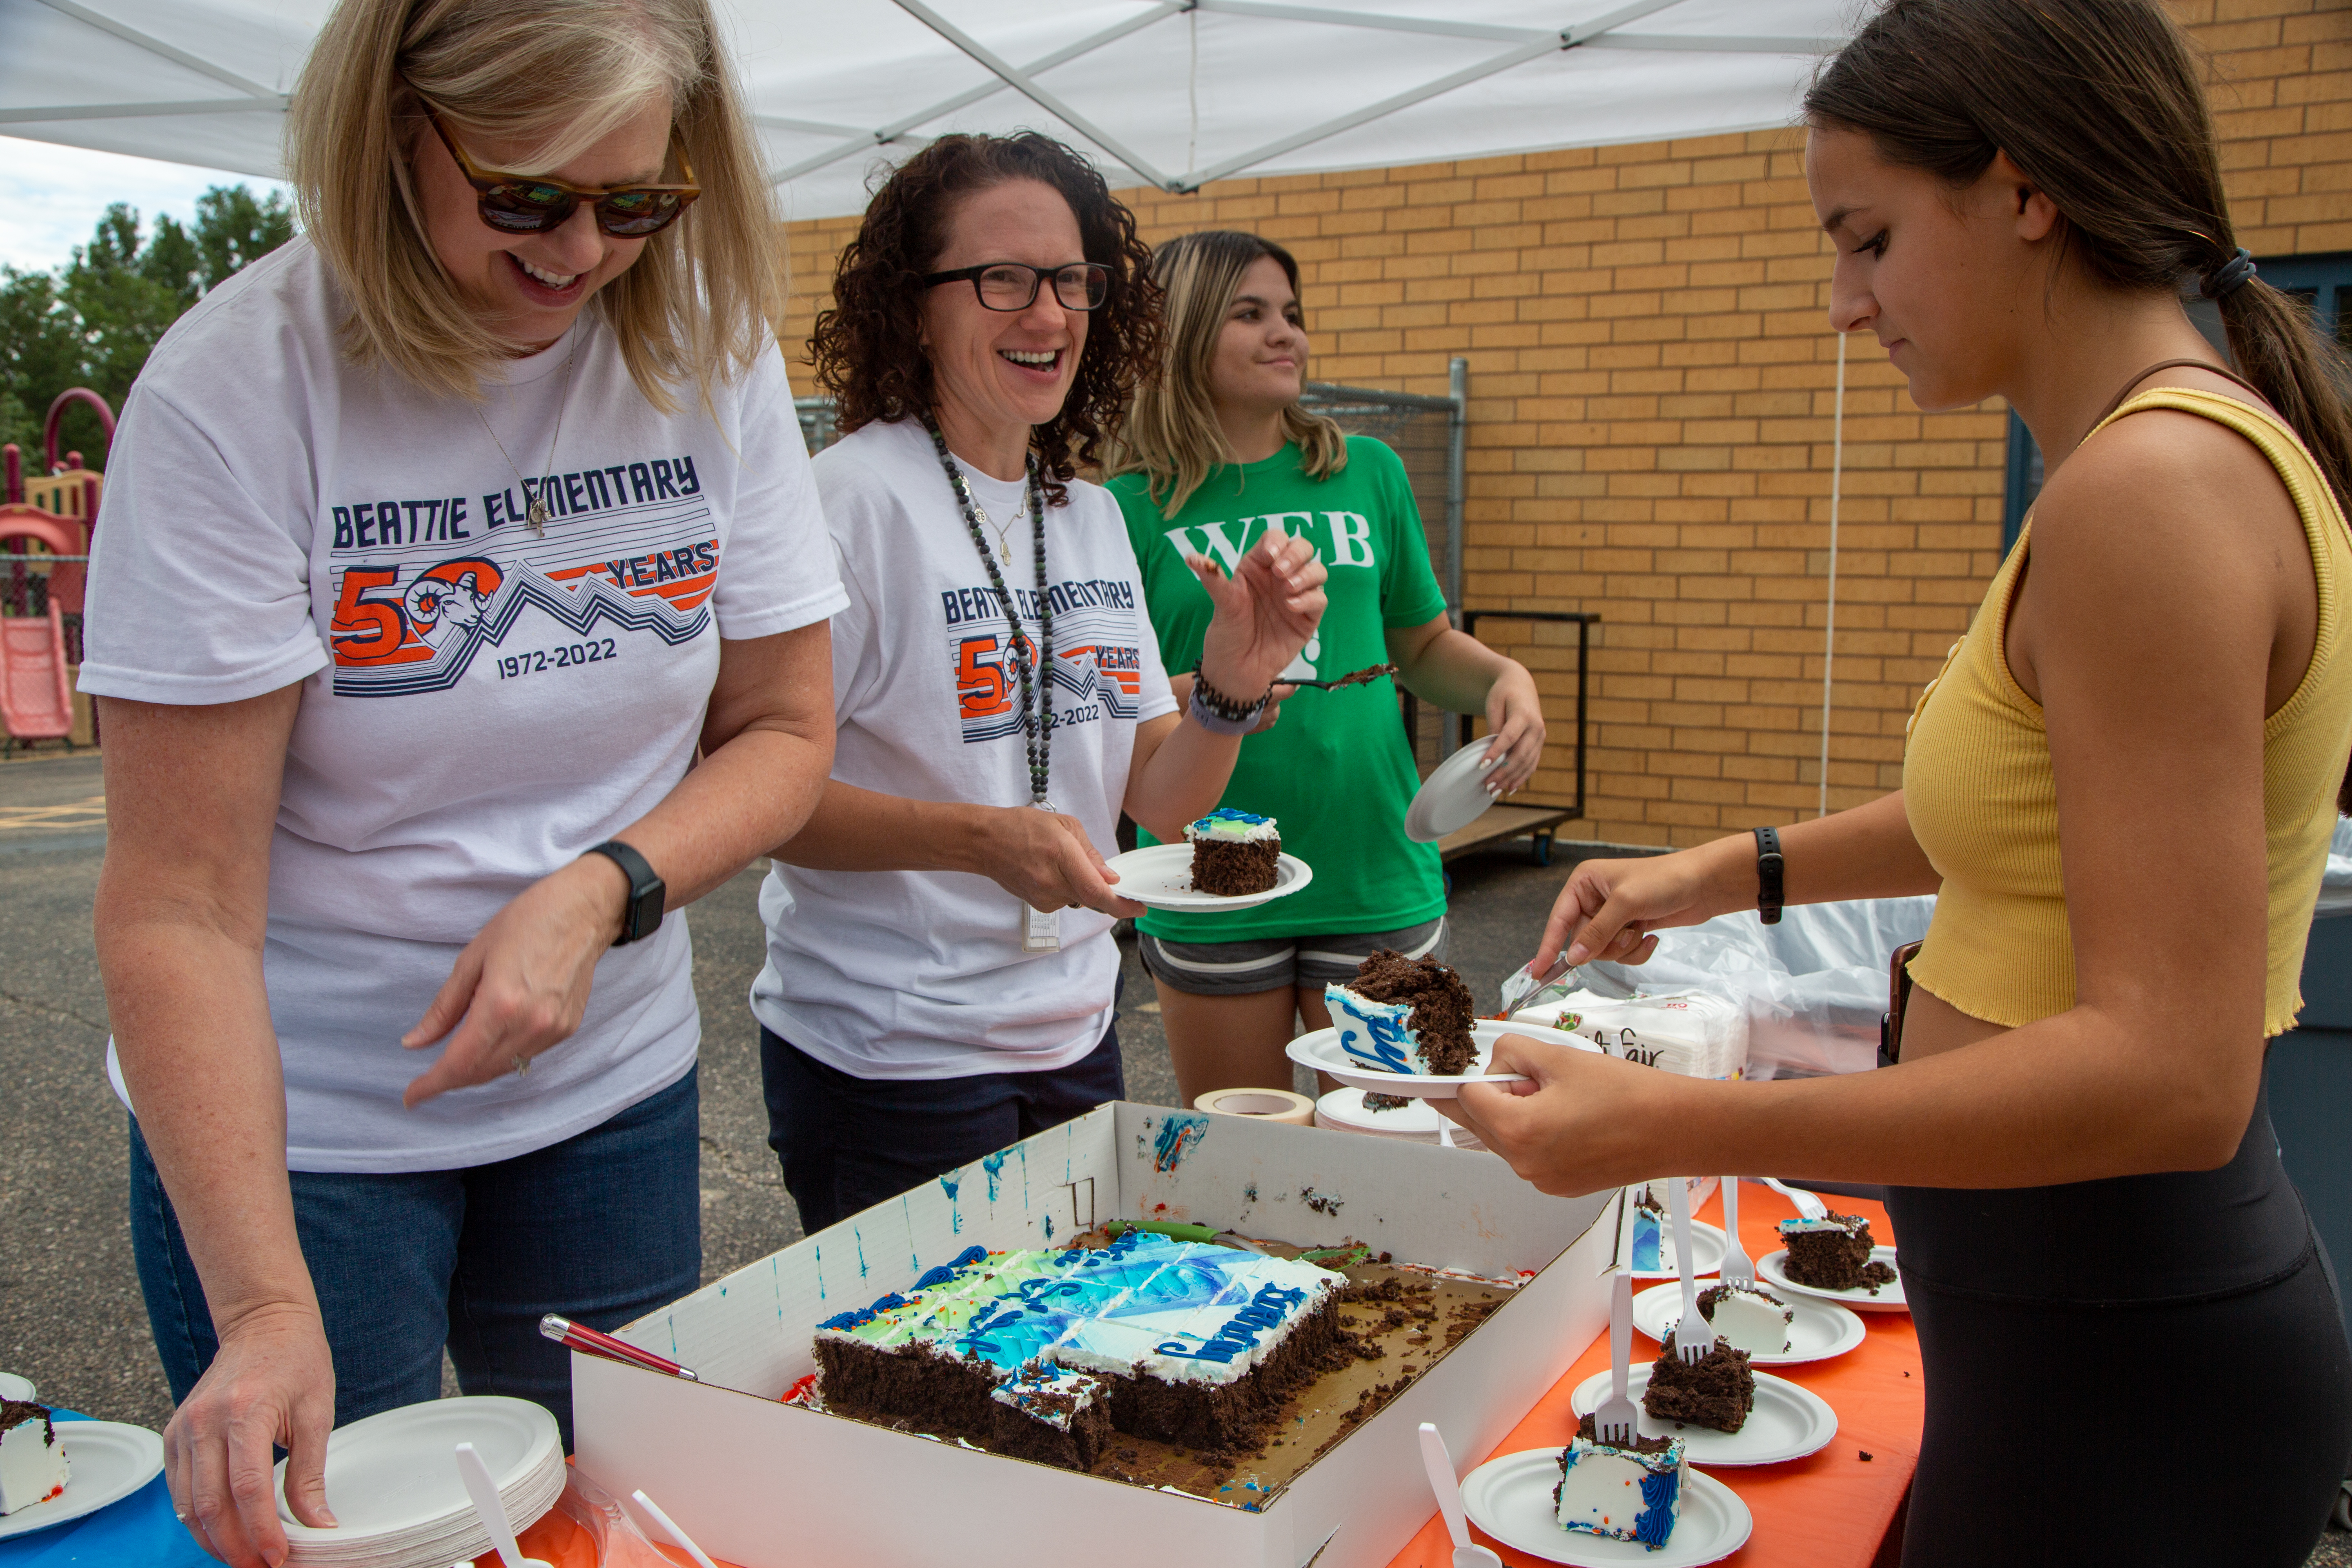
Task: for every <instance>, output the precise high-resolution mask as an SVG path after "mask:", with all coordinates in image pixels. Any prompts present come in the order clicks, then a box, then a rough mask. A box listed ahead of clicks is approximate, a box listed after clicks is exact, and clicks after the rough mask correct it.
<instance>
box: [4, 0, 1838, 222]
mask: <svg viewBox="0 0 2352 1568" xmlns="http://www.w3.org/2000/svg"><path fill="white" fill-rule="evenodd" d="M329 4H330V0H0V135H7V136H18V137H25V138H29V139H31V140H35V141H43V142H64V143H67V144H69V145H73V146H80V147H93V148H99V149H102V150H105V151H109V152H116V153H133V154H137V155H140V156H143V157H150V158H162V159H168V160H171V161H173V162H176V163H194V164H197V165H200V166H204V167H209V168H219V169H230V170H235V171H237V172H239V173H242V174H257V175H263V176H271V177H274V176H277V175H278V174H279V172H280V170H279V163H278V135H279V126H280V121H281V119H282V115H283V110H284V106H285V102H286V94H287V92H288V91H289V89H291V88H292V86H293V84H294V80H295V78H296V75H297V74H298V72H299V69H300V68H301V63H302V58H303V56H304V53H305V52H306V50H307V49H308V47H309V45H310V37H311V35H312V33H313V32H314V31H315V30H316V29H317V27H318V26H319V23H320V19H321V18H322V17H323V16H325V15H326V12H327V10H328V8H329ZM719 8H720V10H721V12H722V14H723V15H724V16H725V18H726V23H727V26H728V27H729V28H730V32H731V33H732V35H733V37H734V42H735V47H736V52H737V58H738V59H739V61H740V66H741V69H742V73H743V77H744V79H745V81H746V83H747V85H748V88H749V90H750V96H751V107H752V110H753V112H754V114H755V115H756V116H757V120H758V124H759V128H760V133H761V137H762V138H763V140H764V142H765V143H766V150H767V153H768V157H769V161H770V166H771V168H772V171H773V173H774V177H775V179H776V181H777V183H778V184H779V186H780V187H781V189H782V193H783V195H784V200H785V204H786V208H787V211H788V212H789V213H790V215H791V216H793V217H821V216H834V215H837V214H842V213H849V212H856V211H857V210H858V209H859V208H861V207H862V206H863V205H865V191H866V177H867V175H868V174H869V172H870V170H871V167H872V165H873V164H874V163H875V162H876V160H877V156H878V157H888V156H889V155H891V153H893V151H894V150H895V151H896V152H898V153H899V154H900V155H903V154H904V153H905V152H907V151H909V150H911V149H912V148H914V147H916V146H919V145H920V144H921V143H922V142H924V141H925V140H927V139H928V138H929V137H933V136H937V135H940V134H941V133H943V132H950V131H1003V130H1009V129H1012V128H1013V127H1015V126H1034V127H1035V128H1037V129H1039V130H1044V131H1046V132H1050V133H1053V134H1056V135H1060V136H1063V137H1065V138H1066V139H1067V140H1069V141H1071V142H1075V143H1076V144H1078V145H1081V146H1084V147H1086V148H1087V149H1088V150H1089V151H1090V152H1091V153H1093V154H1094V155H1095V156H1096V157H1097V160H1098V161H1099V162H1100V163H1102V165H1103V166H1104V169H1105V173H1106V174H1108V175H1109V176H1110V178H1111V180H1112V183H1113V184H1120V185H1145V184H1149V185H1157V186H1160V187H1161V188H1162V189H1166V190H1173V191H1182V190H1190V189H1192V188H1194V187H1196V186H1199V185H1202V184H1207V183H1208V182H1210V181H1213V180H1216V179H1221V178H1223V177H1226V176H1228V175H1238V174H1299V173H1307V172H1311V171H1318V170H1328V169H1348V168H1380V167H1385V166H1389V165H1392V164H1400V163H1431V162H1435V161H1441V160H1448V159H1457V158H1472V157H1485V156H1490V155H1494V154H1497V153H1514V152H1528V151H1533V150H1536V149H1539V148H1552V147H1572V146H1591V145H1598V144H1603V143H1608V142H1654V141H1662V140H1664V139H1666V138H1669V137H1679V136H1697V135H1706V134H1712V133H1716V132H1731V131H1745V130H1753V129H1757V128H1759V127H1764V126H1771V125H1782V124H1786V123H1788V122H1789V121H1790V118H1791V116H1792V115H1793V113H1794V110H1795V107H1796V98H1797V94H1798V92H1799V91H1800V90H1801V88H1802V86H1803V83H1804V81H1805V80H1806V79H1807V77H1808V75H1809V74H1810V72H1811V69H1812V67H1813V64H1814V60H1815V58H1817V57H1818V56H1820V55H1821V54H1822V53H1824V52H1826V51H1827V50H1829V49H1832V48H1834V47H1836V45H1837V43H1838V41H1839V37H1840V35H1841V33H1842V32H1843V26H1844V22H1845V15H1846V13H1847V12H1848V11H1849V10H1850V8H1851V7H1850V5H1848V4H1846V3H1844V0H1633V3H1632V4H1626V3H1623V0H1549V3H1546V0H1337V3H1332V0H1286V3H1279V4H1276V3H1270V0H1062V3H1051V0H719Z"/></svg>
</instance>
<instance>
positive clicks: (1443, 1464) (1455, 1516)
mask: <svg viewBox="0 0 2352 1568" xmlns="http://www.w3.org/2000/svg"><path fill="white" fill-rule="evenodd" d="M1421 1463H1422V1468H1423V1469H1426V1470H1427V1471H1428V1472H1429V1489H1430V1490H1431V1491H1433V1492H1435V1493H1436V1494H1437V1511H1438V1512H1440V1513H1442V1514H1444V1516H1445V1533H1446V1534H1448V1535H1450V1536H1452V1537H1453V1538H1454V1568H1503V1560H1502V1559H1501V1558H1499V1557H1497V1556H1496V1555H1495V1553H1494V1552H1491V1551H1489V1550H1488V1549H1487V1548H1486V1547H1484V1546H1477V1545H1474V1544H1472V1542H1471V1540H1470V1521H1468V1520H1467V1519H1465V1517H1463V1513H1462V1483H1461V1482H1460V1481H1459V1480H1457V1479H1454V1456H1453V1455H1451V1454H1449V1453H1447V1452H1446V1451H1445V1439H1444V1437H1443V1436H1440V1435H1439V1434H1438V1430H1437V1428H1436V1427H1435V1426H1432V1425H1430V1424H1429V1423H1428V1422H1426V1421H1424V1422H1423V1423H1422V1424H1421Z"/></svg>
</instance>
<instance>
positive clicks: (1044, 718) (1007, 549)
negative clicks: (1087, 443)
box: [923, 415, 1062, 952]
mask: <svg viewBox="0 0 2352 1568" xmlns="http://www.w3.org/2000/svg"><path fill="white" fill-rule="evenodd" d="M923 427H924V428H925V429H927V430H929V432H930V433H931V447H932V448H933V449H934V450H935V451H937V452H938V453H939V455H940V468H943V469H945V470H946V472H947V476H948V485H949V487H950V489H953V490H954V491H955V497H956V501H957V504H958V505H959V506H961V508H962V510H963V521H964V527H965V529H966V530H967V531H969V532H970V533H971V544H972V548H973V549H974V550H977V551H978V552H980V563H981V564H982V566H985V567H987V568H988V585H989V588H990V591H991V592H992V593H993V594H994V595H996V602H997V603H998V604H999V605H1003V608H1004V618H1005V619H1006V620H1007V621H1009V622H1010V623H1012V626H1013V647H1012V655H1011V657H1012V662H1013V671H1014V673H1015V674H1016V675H1017V676H1018V677H1019V678H1020V681H1021V738H1022V742H1023V744H1024V747H1025V748H1026V750H1027V752H1028V761H1029V804H1030V805H1033V806H1034V807H1036V808H1037V809H1038V810H1039V811H1051V810H1053V809H1054V803H1053V801H1052V800H1050V799H1048V798H1047V796H1046V794H1045V791H1046V786H1047V785H1048V784H1051V783H1052V782H1053V773H1054V692H1053V679H1052V674H1051V672H1052V670H1053V668H1054V605H1053V601H1052V600H1051V599H1050V598H1048V597H1047V596H1046V592H1045V492H1044V487H1043V486H1042V485H1041V484H1040V483H1039V482H1038V478H1037V459H1036V458H1035V457H1034V455H1033V456H1032V457H1031V458H1029V462H1028V469H1029V486H1028V492H1027V495H1028V502H1029V533H1030V541H1031V548H1032V550H1033V551H1034V561H1035V563H1036V571H1037V644H1036V646H1034V647H1032V646H1031V644H1030V642H1029V639H1028V637H1025V636H1024V635H1023V632H1022V630H1021V613H1020V610H1019V609H1018V608H1017V607H1016V606H1015V605H1014V604H1013V593H1012V590H1011V589H1009V588H1007V587H1006V586H1005V585H1004V574H1003V573H1002V572H1000V571H998V570H997V568H996V558H995V557H994V556H992V555H991V554H990V553H989V550H988V540H987V539H986V538H985V537H984V536H983V535H982V533H981V531H980V524H981V519H982V518H983V517H986V516H987V513H985V512H983V511H982V510H980V503H979V502H978V501H976V500H973V499H972V493H971V483H970V482H969V481H968V480H967V479H965V478H964V473H963V469H962V468H959V467H957V465H956V460H955V458H953V457H952V456H951V455H950V453H949V451H948V439H947V437H945V436H942V435H940V426H939V423H938V422H937V421H936V420H934V419H932V418H931V417H930V416H928V415H926V416H924V419H923ZM990 526H991V527H994V526H995V524H994V521H991V522H990ZM1012 526H1013V525H1012V524H1011V523H1009V522H1008V523H1007V524H1005V526H1004V529H1003V532H1002V534H1001V537H1002V538H1003V541H1004V559H1005V563H1006V564H1007V565H1010V564H1011V563H1012V560H1013V548H1012V541H1011V531H1012ZM1021 914H1022V926H1021V949H1022V951H1023V952H1054V951H1055V950H1056V949H1058V948H1059V947H1060V946H1061V945H1062V911H1061V910H1040V909H1035V908H1032V907H1031V906H1029V905H1028V904H1025V903H1024V905H1023V906H1022V909H1021Z"/></svg>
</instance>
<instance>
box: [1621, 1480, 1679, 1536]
mask: <svg viewBox="0 0 2352 1568" xmlns="http://www.w3.org/2000/svg"><path fill="white" fill-rule="evenodd" d="M1682 1487H1683V1475H1682V1471H1681V1470H1679V1469H1674V1470H1666V1471H1663V1472H1661V1471H1658V1470H1652V1471H1651V1472H1650V1473H1649V1474H1648V1475H1646V1476H1643V1478H1642V1511H1641V1513H1640V1514H1639V1515H1638V1516H1636V1517H1635V1519H1634V1521H1633V1539H1634V1540H1636V1541H1638V1542H1641V1543H1642V1544H1643V1545H1644V1546H1646V1547H1648V1548H1649V1549H1650V1550H1651V1551H1653V1552H1655V1551H1657V1550H1658V1548H1660V1547H1662V1546H1664V1544H1665V1543H1666V1537H1667V1536H1669V1535H1672V1534H1673V1533H1674V1531H1675V1498H1676V1497H1677V1496H1678V1495H1679V1494H1680V1493H1681V1491H1682Z"/></svg>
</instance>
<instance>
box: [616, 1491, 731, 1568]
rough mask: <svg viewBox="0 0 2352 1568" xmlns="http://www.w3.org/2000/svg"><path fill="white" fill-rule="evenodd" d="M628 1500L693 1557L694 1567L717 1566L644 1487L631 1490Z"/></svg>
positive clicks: (708, 1567)
mask: <svg viewBox="0 0 2352 1568" xmlns="http://www.w3.org/2000/svg"><path fill="white" fill-rule="evenodd" d="M629 1500H630V1501H631V1502H634V1503H635V1504H636V1505H637V1506H638V1507H639V1508H641V1509H644V1510H646V1517H647V1518H649V1519H651V1520H652V1521H654V1522H655V1523H656V1524H658V1525H660V1526H661V1527H662V1532H663V1533H664V1534H666V1535H667V1536H668V1537H669V1538H670V1539H671V1540H672V1541H675V1542H677V1543H678V1545H679V1546H681V1547H683V1548H684V1549H685V1551H686V1554H687V1555H688V1557H691V1558H693V1559H694V1562H695V1568H719V1564H717V1563H713V1562H712V1561H711V1560H710V1558H709V1556H708V1555H707V1554H706V1553H705V1552H703V1550H702V1548H701V1547H699V1546H697V1545H696V1544H695V1543H694V1537H692V1536H690V1535H688V1534H687V1532H686V1531H683V1530H680V1529H679V1528H678V1527H677V1521H676V1520H674V1519H672V1518H670V1516H669V1515H667V1514H666V1513H664V1512H663V1511H662V1510H661V1505H660V1504H659V1503H657V1502H656V1501H654V1500H653V1499H651V1498H649V1497H647V1496H646V1493H645V1489H644V1488H642V1487H640V1488H638V1489H636V1490H635V1491H633V1492H631V1493H630V1494H629Z"/></svg>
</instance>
